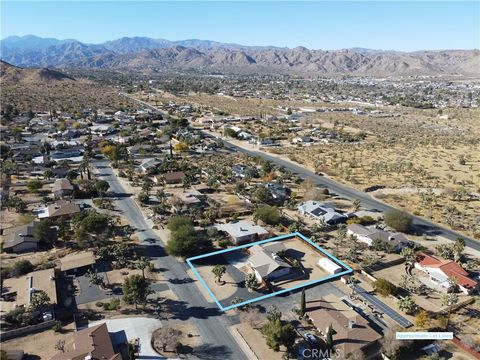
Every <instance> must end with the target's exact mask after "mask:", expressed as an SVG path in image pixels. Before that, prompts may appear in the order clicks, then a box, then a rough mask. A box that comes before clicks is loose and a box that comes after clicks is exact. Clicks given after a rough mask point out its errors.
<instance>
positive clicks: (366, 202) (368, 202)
mask: <svg viewBox="0 0 480 360" xmlns="http://www.w3.org/2000/svg"><path fill="white" fill-rule="evenodd" d="M207 136H210V135H209V134H207ZM222 140H223V142H224V144H225V146H226V147H227V148H229V149H231V150H235V151H239V152H242V153H244V154H248V155H251V156H259V157H261V158H262V159H264V160H269V161H271V162H272V163H274V164H276V165H279V166H283V167H285V169H288V170H290V171H291V172H293V173H295V174H297V175H298V176H300V177H301V178H303V179H309V180H311V181H312V182H314V183H315V184H317V185H320V186H323V187H326V188H328V189H329V190H330V191H331V192H333V193H335V194H337V195H340V196H342V197H345V198H347V199H351V200H353V199H359V200H360V201H361V202H362V205H363V207H365V208H366V209H376V210H380V211H382V212H385V211H388V210H392V209H394V208H393V207H392V206H389V205H387V204H385V203H383V202H381V201H378V200H376V199H374V198H372V197H371V196H370V195H368V194H367V193H364V192H361V191H358V190H355V189H352V188H350V187H348V186H346V185H344V184H340V183H338V182H336V181H334V180H332V179H329V178H327V177H325V176H319V175H317V174H315V173H314V172H312V171H310V170H308V169H305V168H304V167H302V166H301V165H297V164H294V163H292V162H289V161H286V160H283V159H280V158H278V157H275V156H272V155H269V154H267V153H265V152H263V151H257V150H249V149H245V148H243V147H240V146H237V145H235V144H232V143H231V142H229V141H228V140H225V139H224V138H222ZM479 213H480V209H479ZM412 217H413V223H412V224H413V227H414V230H415V231H416V232H418V233H422V234H427V235H432V236H433V235H436V236H442V237H444V238H446V239H449V240H452V241H454V240H455V239H457V238H459V237H461V238H464V239H465V246H467V247H469V248H472V249H474V250H477V251H480V242H478V241H475V240H473V239H472V238H468V237H466V236H464V235H462V234H459V233H457V232H455V231H452V230H449V229H445V228H443V227H441V226H440V225H438V224H434V223H432V222H430V221H428V220H426V219H423V218H420V217H418V216H414V215H412Z"/></svg>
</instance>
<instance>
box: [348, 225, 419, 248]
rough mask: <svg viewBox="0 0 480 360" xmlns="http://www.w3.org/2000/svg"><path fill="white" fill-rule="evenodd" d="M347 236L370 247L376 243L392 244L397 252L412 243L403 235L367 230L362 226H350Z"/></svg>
mask: <svg viewBox="0 0 480 360" xmlns="http://www.w3.org/2000/svg"><path fill="white" fill-rule="evenodd" d="M347 234H348V235H351V236H354V237H355V238H357V239H358V240H359V241H361V242H364V243H365V244H367V245H368V246H372V244H373V243H374V241H382V242H384V243H386V244H390V245H391V246H392V247H393V248H394V249H395V251H400V250H401V249H402V248H404V247H407V246H409V245H410V243H411V241H410V240H408V238H407V237H406V236H405V235H404V234H402V233H391V232H388V231H385V230H382V229H376V228H371V229H370V228H367V227H365V226H363V225H360V224H350V225H348V226H347Z"/></svg>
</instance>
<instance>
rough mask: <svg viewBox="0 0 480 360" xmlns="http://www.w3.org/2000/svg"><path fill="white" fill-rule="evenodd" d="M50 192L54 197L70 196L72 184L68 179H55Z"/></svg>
mask: <svg viewBox="0 0 480 360" xmlns="http://www.w3.org/2000/svg"><path fill="white" fill-rule="evenodd" d="M52 193H53V195H54V196H55V197H56V198H62V197H64V196H70V195H72V194H73V185H72V184H71V183H70V181H69V180H68V179H57V180H55V182H54V183H53V186H52Z"/></svg>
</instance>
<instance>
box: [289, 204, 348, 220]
mask: <svg viewBox="0 0 480 360" xmlns="http://www.w3.org/2000/svg"><path fill="white" fill-rule="evenodd" d="M298 211H300V212H303V213H307V214H311V215H313V216H314V217H317V218H323V220H325V221H326V222H329V221H331V220H336V219H339V218H344V217H345V215H343V214H341V213H339V212H338V211H336V210H335V208H334V207H333V206H332V205H330V204H326V203H322V202H319V201H314V200H309V201H305V202H304V203H302V204H300V205H299V206H298Z"/></svg>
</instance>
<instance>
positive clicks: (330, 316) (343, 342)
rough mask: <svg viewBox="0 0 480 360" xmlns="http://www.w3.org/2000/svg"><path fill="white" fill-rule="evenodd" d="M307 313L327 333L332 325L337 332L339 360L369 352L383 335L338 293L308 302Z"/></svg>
mask: <svg viewBox="0 0 480 360" xmlns="http://www.w3.org/2000/svg"><path fill="white" fill-rule="evenodd" d="M306 315H307V316H308V318H310V320H311V321H312V323H313V325H315V327H316V328H317V329H318V331H320V332H321V333H322V334H323V335H324V336H325V334H326V333H327V329H328V328H329V326H330V325H331V326H332V328H333V330H334V332H335V333H334V335H333V346H334V347H335V350H336V355H335V357H338V358H339V359H347V358H349V356H348V355H349V354H358V353H360V352H361V351H363V352H364V353H366V352H368V350H369V349H372V348H373V347H375V346H376V345H377V344H378V341H379V340H380V339H381V338H382V335H381V334H379V333H378V332H376V331H375V330H374V329H373V328H372V326H371V324H370V322H369V321H368V320H367V319H366V318H364V317H363V316H362V315H360V314H359V313H358V312H356V311H355V310H354V309H353V308H351V307H350V306H348V305H347V303H345V302H344V301H342V300H341V299H339V298H338V297H336V296H334V295H327V296H325V297H323V298H320V300H317V301H315V300H310V301H308V303H307V308H306Z"/></svg>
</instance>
